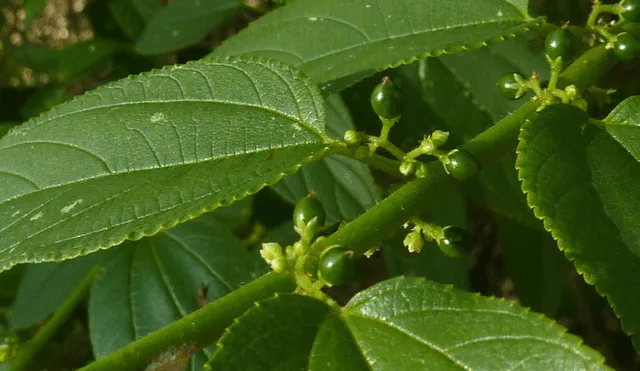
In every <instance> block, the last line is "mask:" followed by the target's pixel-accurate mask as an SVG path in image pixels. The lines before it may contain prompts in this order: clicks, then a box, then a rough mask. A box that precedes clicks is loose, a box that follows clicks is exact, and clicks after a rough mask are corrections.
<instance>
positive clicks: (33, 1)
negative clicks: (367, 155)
mask: <svg viewBox="0 0 640 371" xmlns="http://www.w3.org/2000/svg"><path fill="white" fill-rule="evenodd" d="M46 4H47V0H25V2H24V12H25V16H24V28H25V30H28V29H29V26H30V25H31V21H33V19H34V18H35V17H37V16H38V14H40V12H41V11H42V9H44V6H45V5H46Z"/></svg>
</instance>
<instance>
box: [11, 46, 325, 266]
mask: <svg viewBox="0 0 640 371" xmlns="http://www.w3.org/2000/svg"><path fill="white" fill-rule="evenodd" d="M324 123H325V117H324V107H323V100H322V97H321V96H320V93H319V91H318V90H317V88H316V87H315V86H314V85H313V84H312V83H311V82H310V80H308V79H307V78H305V77H304V76H303V75H301V74H300V73H299V72H298V71H297V70H295V69H292V68H290V67H288V66H285V65H283V64H280V63H278V62H273V61H270V60H265V59H260V60H254V59H248V58H225V59H216V60H206V61H199V62H194V63H189V64H186V65H178V66H172V67H166V68H164V69H162V70H157V71H152V72H149V73H144V74H141V75H139V76H135V77H131V78H127V79H124V80H120V81H118V82H115V83H112V84H108V85H105V86H103V87H100V88H98V89H96V90H94V91H91V92H88V93H85V94H84V95H82V96H80V97H78V98H76V99H74V100H72V101H70V102H67V103H64V104H62V105H60V106H57V107H56V108H54V109H53V110H51V111H49V112H47V113H45V114H43V115H42V116H40V117H38V118H36V119H33V120H31V121H30V122H28V123H26V124H24V125H21V126H20V127H19V128H17V129H15V130H12V131H11V132H10V133H9V134H8V135H6V136H4V137H3V138H2V139H1V140H0V189H2V193H1V194H0V225H2V227H0V246H2V247H0V270H3V269H7V268H9V267H11V266H12V265H15V264H17V263H22V262H41V261H53V260H64V259H68V258H72V257H75V256H78V255H83V254H88V253H90V252H93V251H96V250H98V249H101V248H108V247H110V246H113V245H117V244H119V243H121V242H122V241H123V240H124V239H130V240H137V239H140V238H142V237H143V236H148V235H153V234H155V233H157V232H158V231H159V230H161V229H162V228H169V227H171V226H173V225H175V224H177V223H179V222H182V221H186V220H188V219H191V218H194V217H196V216H198V215H200V214H202V213H203V212H204V211H207V210H212V209H214V208H216V207H218V206H220V205H227V204H230V203H232V202H234V201H236V200H238V199H242V198H244V197H246V196H247V195H248V194H251V193H255V192H257V191H258V190H260V189H261V188H263V187H264V186H265V185H268V184H273V183H275V182H277V181H278V180H279V179H281V178H282V176H283V175H285V174H286V173H292V172H294V171H295V170H297V168H298V167H299V166H301V165H302V164H304V163H307V162H309V161H311V160H312V159H314V158H317V157H319V156H321V155H322V153H323V152H324V148H325V144H324V141H325V139H326V135H325V133H324Z"/></svg>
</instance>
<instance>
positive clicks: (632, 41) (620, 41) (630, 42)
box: [613, 32, 640, 62]
mask: <svg viewBox="0 0 640 371" xmlns="http://www.w3.org/2000/svg"><path fill="white" fill-rule="evenodd" d="M638 51H640V41H638V39H636V38H635V37H633V36H632V35H631V34H628V33H626V32H623V33H621V34H619V35H618V37H617V40H616V42H615V43H614V44H613V54H615V56H616V57H618V59H620V60H621V61H623V62H628V61H630V60H632V59H634V58H635V57H636V55H638Z"/></svg>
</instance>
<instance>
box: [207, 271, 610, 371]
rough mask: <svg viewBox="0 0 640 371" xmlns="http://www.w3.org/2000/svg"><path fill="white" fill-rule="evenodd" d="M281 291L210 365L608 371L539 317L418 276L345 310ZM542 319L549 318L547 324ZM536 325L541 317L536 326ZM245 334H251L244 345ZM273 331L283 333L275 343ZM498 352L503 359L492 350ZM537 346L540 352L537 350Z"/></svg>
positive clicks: (237, 327)
mask: <svg viewBox="0 0 640 371" xmlns="http://www.w3.org/2000/svg"><path fill="white" fill-rule="evenodd" d="M329 309H330V308H329V307H328V306H327V305H326V304H324V303H322V302H320V301H317V300H315V299H311V298H308V297H301V296H295V295H279V296H276V297H274V298H273V299H270V300H266V301H263V302H261V303H259V304H258V305H257V306H256V307H255V308H254V309H251V310H250V311H248V312H247V313H246V314H245V315H244V316H242V317H240V318H239V320H238V322H236V323H235V324H234V325H233V326H231V327H230V329H229V332H228V333H227V334H225V336H223V337H222V338H221V340H220V342H219V344H218V347H219V348H218V351H217V352H216V353H215V354H214V356H213V358H212V359H211V361H210V362H209V366H210V367H211V369H214V370H217V369H223V370H251V369H296V367H297V368H300V367H305V365H307V364H308V365H309V366H308V367H309V370H367V369H374V370H397V369H402V370H417V369H422V368H424V367H425V365H429V366H428V367H429V368H430V369H435V370H450V369H456V368H471V369H494V370H498V369H509V368H510V367H514V366H515V365H518V367H521V368H523V369H539V368H541V367H542V368H544V369H549V370H552V369H554V368H555V369H559V368H561V369H563V370H582V369H584V368H585V367H586V368H589V369H593V370H606V369H607V368H606V367H605V366H603V365H602V358H601V357H600V356H599V355H598V354H596V353H594V352H593V351H592V350H590V349H588V348H586V347H584V346H583V345H581V344H580V341H579V340H578V339H577V338H575V337H573V336H571V335H567V334H566V333H565V330H564V329H563V328H562V327H560V326H558V325H556V324H553V323H552V322H550V321H548V320H546V319H543V318H542V317H541V316H540V315H536V314H533V313H528V312H527V311H526V310H524V309H522V308H518V307H517V306H515V305H514V304H513V303H511V302H508V301H501V300H497V299H489V298H483V297H480V296H471V295H469V294H467V293H464V292H460V291H457V290H455V289H452V288H450V287H447V286H443V285H440V284H436V283H431V282H429V281H425V280H424V279H418V278H396V279H392V280H389V281H386V282H383V283H380V284H378V285H376V286H373V287H371V288H369V289H367V290H365V291H363V292H361V293H359V294H358V295H356V296H355V297H354V298H352V299H351V300H350V301H349V303H348V304H347V305H346V306H345V307H344V308H343V309H342V310H341V311H340V312H339V313H331V312H330V310H329ZM543 323H544V324H543ZM536 324H538V325H536ZM246 339H254V340H253V341H252V342H250V343H249V344H247V341H246ZM268 339H282V340H281V341H278V342H275V343H274V342H270V341H269V340H268ZM494 354H500V357H494V356H492V355H494ZM532 354H533V355H532Z"/></svg>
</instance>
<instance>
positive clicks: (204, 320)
mask: <svg viewBox="0 0 640 371" xmlns="http://www.w3.org/2000/svg"><path fill="white" fill-rule="evenodd" d="M614 64H615V59H614V58H613V56H612V54H611V53H610V52H609V51H607V50H605V48H604V46H599V47H596V48H593V49H591V50H589V51H587V52H586V53H585V54H583V55H582V56H581V57H580V58H578V59H577V60H576V61H575V62H574V63H573V64H572V65H571V66H569V67H568V68H567V70H566V71H565V72H564V73H563V74H562V77H565V78H567V79H568V80H569V81H571V83H573V84H575V85H576V86H577V87H578V88H583V89H584V88H586V87H588V86H590V85H591V84H593V83H594V82H596V80H597V79H598V78H599V77H600V76H603V75H604V73H605V72H606V71H607V70H609V69H610V68H611V67H612V66H613V65H614ZM537 107H538V104H537V103H535V102H533V101H529V102H528V103H525V104H524V105H523V106H521V107H520V108H519V109H518V110H516V111H515V112H514V113H512V114H511V115H509V116H507V117H506V118H504V119H503V120H501V121H499V122H497V123H496V124H495V125H494V126H492V127H491V128H489V129H488V130H486V131H485V132H483V133H481V134H480V135H478V136H477V137H475V138H474V139H473V140H472V141H470V142H469V143H467V144H466V145H465V146H464V147H465V148H466V149H468V150H470V151H471V152H473V153H474V154H475V155H476V156H478V158H479V159H480V160H481V161H482V162H483V163H489V162H492V161H495V160H497V159H499V158H500V157H501V156H502V155H504V154H506V153H508V152H510V151H513V149H514V148H515V146H516V143H517V137H518V133H519V130H520V126H521V125H522V123H524V121H525V120H526V118H527V117H528V116H529V115H531V114H533V113H534V112H535V110H536V108H537ZM333 149H334V148H332V151H333ZM332 151H329V153H332ZM334 154H335V153H334ZM428 167H429V169H428V174H427V177H425V178H422V179H416V180H412V181H410V182H408V183H406V184H405V185H404V186H402V187H401V188H399V189H398V190H397V191H396V192H394V193H392V194H391V195H390V196H389V197H387V198H386V199H384V200H383V201H381V202H380V203H379V204H377V205H375V206H374V207H373V208H372V209H371V210H369V211H367V212H366V213H364V214H362V215H361V216H360V217H358V218H356V219H355V220H353V221H352V222H351V223H349V224H347V225H345V226H344V227H343V228H340V229H339V230H338V231H337V232H336V233H334V234H333V235H331V236H329V237H327V238H325V239H319V240H317V242H316V243H315V244H314V245H313V246H312V249H313V250H314V251H316V250H319V251H322V250H324V248H326V247H329V246H331V245H342V246H349V247H350V248H351V249H353V250H354V251H356V252H359V253H364V252H365V251H367V250H368V249H369V247H370V246H372V245H374V244H376V243H378V242H380V241H381V240H384V239H385V238H387V237H388V236H389V235H390V234H391V233H392V232H394V231H395V230H396V229H397V228H398V227H400V226H401V225H402V224H403V223H404V222H405V221H406V220H408V219H409V218H410V217H412V216H413V215H416V214H417V213H418V212H419V211H421V210H422V209H424V207H425V205H428V203H429V202H430V201H432V200H434V199H435V198H436V197H438V196H439V195H441V194H442V193H444V192H446V191H448V190H451V189H452V188H453V187H454V186H455V185H456V181H455V180H454V179H453V178H452V177H450V176H447V175H446V174H445V172H444V170H443V168H442V165H441V164H440V163H439V162H436V161H434V162H431V163H430V164H429V165H428ZM294 289H295V280H294V278H293V277H292V276H284V275H280V274H277V273H269V274H267V275H265V276H263V277H261V278H259V279H257V280H255V281H253V282H251V283H249V284H247V285H246V286H243V287H241V288H240V289H238V290H236V291H234V292H232V293H230V294H229V295H227V296H225V297H223V298H221V299H218V300H216V301H214V302H213V303H211V304H209V305H207V306H205V307H203V308H202V309H199V310H197V311H195V312H193V313H191V314H189V315H187V316H185V317H183V318H182V319H180V320H178V321H176V322H173V323H171V324H170V325H168V326H166V327H164V328H162V329H160V330H158V331H155V332H153V333H151V334H149V335H147V336H145V337H143V338H141V339H139V340H137V341H135V342H133V343H131V344H129V345H127V346H126V347H124V348H122V349H120V350H118V351H116V352H115V353H113V354H111V355H109V356H108V357H106V358H103V359H101V360H98V361H96V362H94V363H92V364H90V365H88V366H87V367H85V368H83V369H82V370H83V371H100V370H101V371H110V370H140V369H142V368H144V366H145V365H146V364H147V362H149V360H151V358H152V357H153V356H154V355H156V354H158V353H160V352H161V351H163V350H164V349H166V348H168V347H171V346H174V345H176V344H179V343H184V342H197V343H199V344H209V343H211V342H213V341H215V340H216V339H217V338H218V337H219V336H220V334H221V333H222V331H223V330H224V329H225V328H226V327H227V326H228V325H229V324H230V323H231V322H232V321H233V320H234V319H235V318H236V317H238V316H240V315H241V314H242V313H244V312H245V311H246V310H247V309H249V308H250V307H251V305H253V303H254V302H256V301H259V300H261V299H264V298H268V297H271V296H272V295H273V294H274V293H277V292H291V291H293V290H294Z"/></svg>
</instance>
